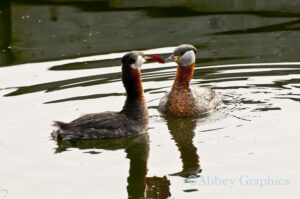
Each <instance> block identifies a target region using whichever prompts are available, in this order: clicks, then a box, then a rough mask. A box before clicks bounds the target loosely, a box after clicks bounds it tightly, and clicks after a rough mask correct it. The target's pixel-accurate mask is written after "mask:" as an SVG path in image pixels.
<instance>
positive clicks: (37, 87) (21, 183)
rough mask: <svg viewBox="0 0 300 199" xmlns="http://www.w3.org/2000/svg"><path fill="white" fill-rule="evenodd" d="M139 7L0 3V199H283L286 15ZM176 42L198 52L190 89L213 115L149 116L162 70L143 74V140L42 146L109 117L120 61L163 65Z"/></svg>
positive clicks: (289, 95) (294, 62)
mask: <svg viewBox="0 0 300 199" xmlns="http://www.w3.org/2000/svg"><path fill="white" fill-rule="evenodd" d="M145 2H146V1H145ZM145 2H144V1H141V3H140V4H136V1H127V3H122V2H119V3H118V2H117V1H103V2H93V3H91V2H90V3H87V2H85V3H84V2H81V3H76V4H74V3H68V2H67V1H65V2H56V3H53V2H52V3H49V2H47V3H45V2H44V1H38V2H37V1H30V2H29V3H28V2H27V3H23V2H22V1H11V2H10V1H3V2H2V3H1V4H0V5H1V7H0V11H1V12H0V30H1V31H0V48H1V52H0V65H1V66H2V67H1V68H0V96H1V99H0V112H1V114H0V121H1V122H0V124H1V125H0V126H1V131H0V156H1V164H0V176H1V178H0V198H20V197H22V198H40V197H41V196H43V198H65V197H66V196H68V197H70V198H86V197H88V198H143V197H145V198H200V197H202V198H219V197H225V198H229V197H231V198H240V197H241V195H242V196H243V198H254V197H266V198H269V197H272V198H282V197H287V196H288V197H290V198H291V197H292V196H293V195H294V194H296V193H297V190H298V189H297V188H298V187H299V180H298V179H299V177H300V173H299V169H298V168H299V166H300V162H299V158H297V157H299V155H300V148H299V144H298V140H299V138H300V136H299V116H298V115H299V111H300V104H299V102H300V62H299V59H298V52H299V50H300V49H299V48H300V46H299V13H298V11H297V9H296V8H297V6H298V7H299V5H298V4H297V3H293V2H290V4H288V3H287V4H285V5H282V4H280V3H274V4H272V6H271V5H270V6H269V7H264V6H263V3H261V4H259V3H257V4H255V5H252V4H251V3H249V2H250V1H249V2H248V1H246V2H248V3H245V4H242V6H241V5H240V4H238V3H236V4H234V6H228V5H226V4H225V3H223V4H222V3H221V4H219V6H210V4H209V2H206V1H203V2H204V5H206V6H203V5H198V4H197V3H194V4H193V5H192V6H191V5H188V4H182V3H180V2H177V1H174V3H173V4H168V5H161V4H159V3H158V2H155V4H154V3H153V5H150V4H146V3H145ZM147 2H148V1H147ZM261 2H267V1H261ZM295 2H296V1H295ZM219 3H220V2H219ZM298 10H299V9H298ZM120 19H122V20H120ZM182 43H190V44H193V45H195V46H196V47H197V48H198V50H199V53H198V54H197V64H196V68H195V74H194V77H193V80H192V82H191V84H192V86H194V87H210V88H212V89H214V90H215V91H216V92H218V93H219V94H220V95H222V97H223V105H222V106H221V107H220V110H218V111H216V112H214V113H213V114H211V115H210V116H209V117H200V118H173V117H165V116H163V115H161V114H160V113H159V112H158V111H157V106H158V103H159V100H160V98H161V97H162V96H163V95H164V93H165V92H167V91H169V90H170V89H171V86H172V83H173V78H174V75H175V72H176V64H175V63H168V64H164V65H162V64H145V65H144V66H143V68H142V80H143V86H144V89H145V95H146V99H147V104H148V106H149V115H150V121H149V130H148V132H147V133H144V134H141V135H137V136H132V137H128V138H121V139H114V140H104V141H77V142H56V141H54V140H52V139H51V137H50V133H51V131H52V130H53V128H54V127H52V126H51V124H52V121H54V120H61V121H66V122H67V121H71V120H72V119H74V118H76V117H78V116H81V115H83V114H86V113H94V112H102V111H107V110H110V111H118V110H120V109H121V108H122V106H123V102H124V100H125V95H124V88H123V86H122V83H121V81H120V80H121V73H120V72H121V68H120V58H121V57H122V56H123V55H124V54H125V53H126V52H127V51H129V50H143V51H144V52H145V53H146V54H149V55H150V54H158V55H160V56H162V57H166V56H168V55H169V53H171V52H172V51H173V49H174V48H175V47H176V46H177V45H178V44H182ZM226 179H227V180H229V179H232V180H233V181H234V183H233V184H232V185H231V184H228V183H227V184H226V183H225V181H224V180H226ZM216 180H217V181H216ZM264 180H265V181H264ZM268 180H269V181H268ZM280 180H281V181H280ZM279 181H280V182H281V183H279ZM271 182H272V183H271ZM275 182H276V183H275Z"/></svg>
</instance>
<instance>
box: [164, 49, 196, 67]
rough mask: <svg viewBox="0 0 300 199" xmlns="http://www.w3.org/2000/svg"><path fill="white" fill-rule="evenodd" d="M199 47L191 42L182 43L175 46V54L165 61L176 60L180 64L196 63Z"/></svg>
mask: <svg viewBox="0 0 300 199" xmlns="http://www.w3.org/2000/svg"><path fill="white" fill-rule="evenodd" d="M196 53H197V48H195V46H193V45H190V44H182V45H180V46H178V47H177V48H175V50H174V52H173V54H172V55H171V56H170V57H168V58H167V59H166V60H165V62H172V61H174V62H176V63H177V64H178V65H179V66H190V65H191V64H193V63H195V60H196Z"/></svg>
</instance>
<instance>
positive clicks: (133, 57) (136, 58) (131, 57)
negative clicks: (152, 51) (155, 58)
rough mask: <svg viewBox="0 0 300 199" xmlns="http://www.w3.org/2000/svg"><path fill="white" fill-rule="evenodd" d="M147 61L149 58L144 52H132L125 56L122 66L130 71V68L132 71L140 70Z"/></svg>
mask: <svg viewBox="0 0 300 199" xmlns="http://www.w3.org/2000/svg"><path fill="white" fill-rule="evenodd" d="M146 61H147V57H145V55H144V53H143V52H140V51H132V52H129V53H127V54H125V55H124V56H123V58H122V65H123V68H124V69H126V67H127V69H129V68H128V67H130V68H131V69H135V70H139V69H140V68H141V66H142V65H143V63H145V62H146Z"/></svg>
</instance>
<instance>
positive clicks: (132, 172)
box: [56, 133, 171, 199]
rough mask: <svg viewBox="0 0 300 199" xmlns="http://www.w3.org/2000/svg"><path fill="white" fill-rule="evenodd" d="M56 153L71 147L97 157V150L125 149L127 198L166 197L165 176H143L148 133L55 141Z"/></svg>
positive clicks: (146, 159)
mask: <svg viewBox="0 0 300 199" xmlns="http://www.w3.org/2000/svg"><path fill="white" fill-rule="evenodd" d="M57 145H58V147H57V148H56V153H62V152H64V151H68V150H69V149H72V148H78V149H81V150H89V151H88V152H86V153H90V154H92V155H97V156H99V158H101V154H99V153H101V152H97V150H111V151H114V150H125V152H126V154H127V155H126V157H127V158H128V159H129V176H128V178H127V183H128V184H127V192H128V198H133V199H138V198H144V197H145V198H168V197H169V196H171V194H170V190H169V189H170V188H169V186H170V181H169V180H168V179H167V177H166V176H163V177H156V176H154V177H146V175H147V171H148V168H147V162H148V156H149V150H150V148H149V135H148V133H144V134H140V135H135V136H130V137H126V138H119V139H110V140H90V141H58V142H57Z"/></svg>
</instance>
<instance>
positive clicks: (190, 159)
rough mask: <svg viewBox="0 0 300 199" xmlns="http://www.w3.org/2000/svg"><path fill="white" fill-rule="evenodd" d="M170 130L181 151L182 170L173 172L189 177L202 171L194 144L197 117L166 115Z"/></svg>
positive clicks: (175, 174)
mask: <svg viewBox="0 0 300 199" xmlns="http://www.w3.org/2000/svg"><path fill="white" fill-rule="evenodd" d="M165 119H166V120H167V124H168V128H169V131H170V133H171V135H172V137H173V139H174V141H175V143H176V146H177V148H178V150H179V152H180V158H181V161H182V171H180V172H178V173H174V174H171V175H172V176H181V177H184V178H188V177H189V176H190V175H197V174H198V173H200V172H201V167H200V163H199V156H198V154H197V148H196V147H195V146H194V144H193V138H194V136H195V132H194V131H195V128H196V125H197V119H196V118H192V117H176V118H175V117H165Z"/></svg>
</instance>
